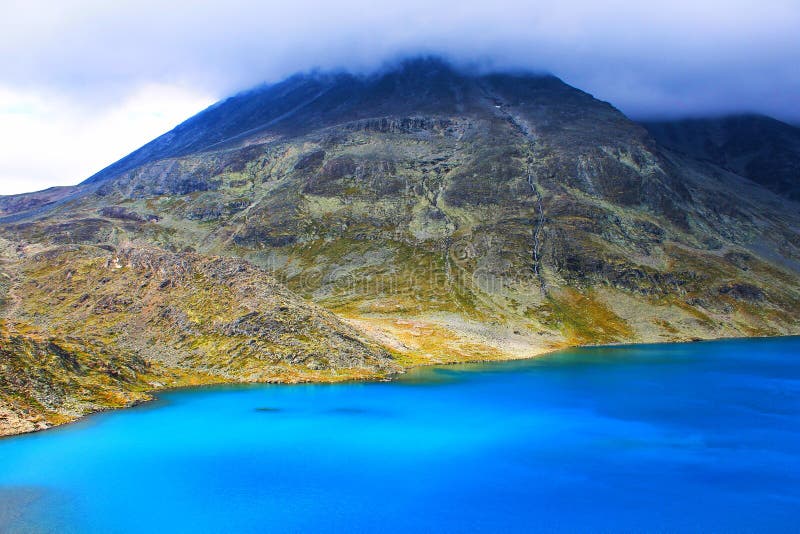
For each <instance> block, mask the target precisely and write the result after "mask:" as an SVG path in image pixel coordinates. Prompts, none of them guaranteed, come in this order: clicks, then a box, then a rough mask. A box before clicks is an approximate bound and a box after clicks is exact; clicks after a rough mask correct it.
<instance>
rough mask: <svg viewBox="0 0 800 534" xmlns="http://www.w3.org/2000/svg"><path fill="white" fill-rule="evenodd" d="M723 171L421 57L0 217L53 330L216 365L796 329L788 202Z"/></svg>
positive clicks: (302, 363)
mask: <svg viewBox="0 0 800 534" xmlns="http://www.w3.org/2000/svg"><path fill="white" fill-rule="evenodd" d="M736 172H737V169H736V168H733V167H730V166H729V167H728V168H723V167H721V166H719V165H717V164H715V163H714V162H713V161H700V160H698V159H696V158H694V157H692V155H691V154H690V153H687V152H686V151H677V150H671V149H667V148H665V147H663V146H661V145H659V144H658V143H657V142H656V141H655V140H654V139H653V138H652V137H651V136H650V135H649V134H648V132H647V130H645V129H644V128H642V127H641V126H639V125H637V124H635V123H633V122H631V121H630V120H628V119H627V118H626V117H625V116H624V115H622V114H621V113H620V112H619V111H617V110H616V109H614V108H613V107H612V106H611V105H609V104H607V103H605V102H600V101H598V100H596V99H594V98H592V97H591V96H590V95H588V94H586V93H583V92H581V91H579V90H577V89H574V88H572V87H570V86H568V85H566V84H564V83H563V82H561V81H560V80H558V79H556V78H553V77H549V76H531V75H506V74H492V75H474V74H469V73H464V72H460V71H457V70H454V69H453V68H451V67H450V66H448V65H447V64H445V63H442V62H440V61H437V60H415V61H409V62H406V63H403V64H401V65H400V66H398V67H397V68H394V69H389V70H387V71H385V72H382V73H377V74H373V75H369V76H352V75H348V74H313V75H298V76H295V77H293V78H290V79H289V80H287V81H285V82H283V83H280V84H277V85H274V86H269V87H262V88H258V89H256V90H253V91H251V92H248V93H243V94H241V95H238V96H236V97H233V98H231V99H228V100H226V101H223V102H221V103H219V104H217V105H215V106H212V107H211V108H209V109H208V110H207V111H205V112H203V113H201V114H199V115H197V116H196V117H193V118H191V119H190V120H188V121H187V122H185V123H184V124H182V125H180V126H178V127H177V128H176V129H175V130H173V131H172V132H169V133H167V134H165V135H164V136H162V137H160V138H158V139H156V140H155V141H153V142H152V143H150V144H148V145H146V146H145V147H143V148H142V149H140V150H139V151H137V152H134V153H133V154H131V155H130V156H128V157H126V158H124V159H123V160H120V162H118V163H116V164H114V165H112V166H111V167H109V168H108V169H105V170H104V171H101V172H100V173H98V174H97V175H95V176H94V177H92V178H91V179H89V180H88V181H87V182H86V183H84V184H82V185H80V186H77V187H76V188H75V189H74V190H71V191H70V192H69V194H68V195H66V196H64V197H62V198H60V199H58V200H56V201H53V202H50V203H47V204H41V203H40V205H36V206H34V207H32V208H31V209H29V210H28V211H25V210H22V211H16V212H15V213H14V214H13V215H12V214H9V215H8V216H7V217H6V219H5V222H2V221H0V232H2V235H3V236H4V237H5V238H6V239H8V240H9V242H11V243H13V244H14V245H15V246H22V247H23V248H24V249H25V250H31V251H33V250H39V249H41V250H42V251H43V252H42V253H41V254H44V256H43V257H44V258H46V261H44V263H41V262H40V261H39V260H37V261H33V260H30V261H22V263H21V266H20V267H19V270H18V272H19V275H17V278H16V285H15V286H14V287H15V288H17V289H16V291H17V293H16V294H17V295H20V296H24V297H25V298H24V299H23V300H26V302H24V303H17V305H16V310H21V313H22V318H24V319H25V321H28V322H30V323H32V324H35V325H37V326H42V327H46V328H49V329H51V330H52V331H53V332H54V333H57V332H58V331H63V330H64V329H66V328H69V329H75V331H76V332H78V333H79V334H80V335H84V336H93V335H94V336H101V337H102V339H103V341H104V342H108V343H112V342H113V343H114V346H118V347H120V348H121V349H122V350H125V351H129V352H130V353H131V354H134V355H137V356H138V357H141V358H142V359H143V360H145V361H147V362H153V363H154V365H155V364H157V365H159V366H165V367H168V368H169V369H179V370H180V371H181V372H183V373H191V372H199V373H203V374H205V373H210V374H213V376H215V377H217V378H219V379H220V380H227V379H237V380H238V379H243V380H250V379H255V380H264V379H278V380H283V379H286V378H287V377H290V378H291V377H294V376H295V375H294V374H295V373H297V372H300V371H298V369H300V370H301V374H302V376H303V378H313V379H315V378H317V377H321V376H331V373H332V372H333V370H338V369H349V370H350V371H348V372H351V373H353V374H355V375H356V376H368V375H371V374H374V375H381V374H385V373H387V372H390V371H391V370H393V369H396V368H397V367H396V364H395V363H394V361H396V362H399V363H400V364H402V365H413V364H417V363H427V362H447V361H465V360H474V359H497V358H511V357H522V356H530V355H534V354H537V353H541V352H543V351H547V350H552V349H554V348H558V347H563V346H568V345H578V344H592V343H614V342H641V341H677V340H687V339H693V338H713V337H722V336H748V335H778V334H787V333H798V332H800V322H799V321H800V320H799V319H798V316H797V313H796V312H797V310H798V309H800V234H799V233H798V229H800V209H798V208H800V205H798V204H797V203H795V202H793V201H792V200H791V199H790V198H787V197H786V196H780V195H777V194H775V193H774V192H773V191H771V190H769V189H768V188H765V187H764V186H763V184H760V183H757V182H755V181H753V180H751V179H748V178H747V177H744V176H741V175H739V174H737V173H736ZM15 202H16V203H17V205H21V204H20V203H21V201H20V200H16V201H15ZM26 254H28V256H27V257H30V258H33V257H37V256H36V255H34V254H33V253H26ZM140 255H144V257H145V258H146V259H140ZM210 257H213V258H214V259H209V258H210ZM222 258H226V259H222ZM40 263H41V264H42V265H45V266H44V267H38V265H40ZM184 264H186V265H191V268H190V271H191V273H192V274H191V275H185V274H181V273H183V271H182V270H181V269H183V267H181V268H177V267H175V266H177V265H184ZM116 265H119V266H120V268H119V269H117V268H116ZM223 265H224V266H225V267H223ZM169 266H172V267H169ZM233 266H236V267H235V268H234V267H233ZM176 269H177V270H176ZM231 269H234V270H236V269H243V270H244V271H243V272H244V273H246V274H241V273H240V274H230V273H229V271H230V270H231ZM73 270H76V272H77V273H78V274H75V273H73ZM165 271H168V272H169V274H162V273H163V272H165ZM237 272H238V271H237ZM267 272H269V273H271V274H272V275H274V276H275V277H276V278H277V279H278V280H280V282H281V283H282V284H285V285H286V286H288V288H289V289H290V290H292V291H293V292H294V293H296V294H299V295H300V296H302V297H305V298H307V299H309V300H312V301H314V302H316V303H317V304H319V305H321V306H322V307H323V308H326V309H327V310H330V311H331V312H334V313H336V314H337V316H338V317H340V318H342V319H343V320H345V321H346V322H347V323H349V326H347V327H345V326H343V323H342V322H341V321H340V320H339V319H337V318H336V317H335V316H333V315H330V314H328V312H323V311H322V310H321V308H316V307H313V306H309V305H306V304H305V303H303V301H302V300H300V299H299V298H298V297H294V296H292V295H291V294H289V293H288V292H287V291H286V290H285V289H283V288H281V286H279V285H276V283H275V282H274V281H273V280H272V279H271V278H269V277H268V276H267V274H266V273H267ZM219 273H229V274H224V275H222V274H219ZM106 279H108V280H106ZM46 280H53V281H56V282H57V283H54V284H51V283H45V281H46ZM104 280H105V281H104ZM37 284H39V285H37ZM109 284H110V285H109ZM162 284H164V287H162ZM242 288H244V289H242ZM259 291H266V292H267V293H266V294H262V295H261V299H262V301H261V302H260V303H259V302H255V303H253V302H251V303H250V304H247V306H249V307H247V306H246V309H245V308H241V305H242V304H241V303H242V302H248V301H247V299H248V298H250V297H251V296H252V295H258V294H259ZM273 295H280V298H282V299H284V300H286V301H291V302H293V303H295V304H294V305H295V306H296V308H297V309H302V310H306V309H309V310H313V312H311V311H309V312H307V313H309V314H310V315H306V316H302V314H301V313H300V312H298V313H297V314H294V312H292V314H291V315H292V316H293V317H300V316H302V317H303V319H299V320H295V319H290V320H289V321H288V322H287V321H284V319H283V318H282V316H281V313H282V312H281V306H280V305H268V306H267V305H265V304H263V302H266V301H269V300H270V299H271V298H274V297H273ZM81 299H84V300H83V301H81ZM303 306H308V308H305V307H303ZM11 309H12V308H11V307H9V306H7V311H6V315H7V316H13V315H15V313H18V312H12V311H9V310H11ZM293 309H294V308H293ZM256 311H257V312H258V313H257V315H256V316H250V315H248V314H250V313H252V312H256ZM303 313H306V312H305V311H304V312H303ZM342 332H346V333H345V334H342ZM367 337H369V338H370V339H371V340H372V341H368V340H367ZM276 343H278V344H280V346H276V345H275V344H276ZM374 343H377V344H379V345H381V346H382V347H383V348H384V349H385V350H387V351H389V352H391V353H392V354H393V357H394V360H390V359H389V358H388V357H387V356H386V353H385V352H382V351H383V350H384V349H379V348H377V347H376V345H375V344H374ZM337 372H339V371H337ZM315 373H316V374H315Z"/></svg>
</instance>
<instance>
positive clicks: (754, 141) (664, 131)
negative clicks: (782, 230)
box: [644, 115, 800, 202]
mask: <svg viewBox="0 0 800 534" xmlns="http://www.w3.org/2000/svg"><path fill="white" fill-rule="evenodd" d="M644 126H645V127H646V128H647V129H648V130H649V132H650V133H651V134H652V135H653V137H654V138H655V139H656V140H657V141H658V142H659V144H661V145H662V146H664V147H667V148H670V149H672V150H675V151H679V152H682V153H685V154H687V155H689V156H691V157H693V158H696V159H700V160H704V161H709V162H711V163H713V164H715V165H718V166H720V167H722V168H724V169H727V170H730V171H732V172H735V173H736V174H739V175H741V176H744V177H746V178H749V179H750V180H752V181H754V182H756V183H758V184H761V185H763V186H764V187H766V188H767V189H769V190H771V191H773V192H775V193H777V194H779V195H783V196H785V197H787V198H790V199H792V200H794V201H795V202H797V201H800V128H798V127H796V126H792V125H789V124H786V123H783V122H780V121H777V120H775V119H771V118H769V117H763V116H759V115H734V116H730V117H721V118H716V119H687V120H680V121H662V122H647V123H644Z"/></svg>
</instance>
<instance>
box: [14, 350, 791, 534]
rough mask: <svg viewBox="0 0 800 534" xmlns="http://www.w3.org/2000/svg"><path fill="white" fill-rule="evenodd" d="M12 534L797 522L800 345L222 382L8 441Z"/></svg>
mask: <svg viewBox="0 0 800 534" xmlns="http://www.w3.org/2000/svg"><path fill="white" fill-rule="evenodd" d="M0 521H3V522H4V523H5V524H0V531H10V532H15V531H21V532H29V531H45V532H47V531H53V532H168V531H175V532H184V531H192V532H196V531H202V532H231V531H281V532H283V531H314V532H318V531H342V530H346V531H382V532H395V531H406V530H409V529H413V530H422V531H436V532H442V531H501V532H504V531H516V532H521V531H531V530H538V531H564V532H585V531H637V532H641V531H648V532H653V531H659V532H664V531H667V532H672V531H694V532H700V531H703V532H707V531H717V532H719V531H723V532H737V531H741V532H755V531H758V532H764V531H776V532H780V531H783V532H788V531H797V529H798V528H800V527H799V526H798V525H800V523H799V521H800V338H783V339H774V340H752V341H721V342H712V343H695V344H685V345H649V346H631V347H617V348H592V349H581V350H574V351H568V352H562V353H558V354H554V355H550V356H547V357H542V358H539V359H535V360H530V361H522V362H511V363H499V364H490V365H464V366H453V367H444V368H430V369H423V370H418V371H415V372H413V373H411V374H409V375H408V376H405V377H403V378H402V379H400V380H399V381H396V382H393V383H356V384H339V385H298V386H277V385H276V386H268V385H259V386H240V387H215V388H204V389H195V390H184V391H175V392H170V393H165V394H163V395H161V397H160V400H158V401H157V402H154V403H151V404H148V405H145V406H142V407H138V408H134V409H130V410H121V411H116V412H110V413H105V414H101V415H97V416H93V417H90V418H87V419H85V420H83V421H81V422H79V423H77V424H74V425H68V426H66V427H61V428H58V429H54V430H51V431H47V432H43V433H38V434H32V435H27V436H21V437H15V438H11V439H5V440H0Z"/></svg>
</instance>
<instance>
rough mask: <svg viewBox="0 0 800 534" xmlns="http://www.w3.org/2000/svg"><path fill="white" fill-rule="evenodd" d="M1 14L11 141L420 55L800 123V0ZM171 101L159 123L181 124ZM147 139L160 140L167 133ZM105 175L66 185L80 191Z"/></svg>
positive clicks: (143, 0)
mask: <svg viewBox="0 0 800 534" xmlns="http://www.w3.org/2000/svg"><path fill="white" fill-rule="evenodd" d="M0 3H2V4H4V5H3V6H2V7H3V13H4V15H5V16H4V17H3V21H2V22H0V64H2V65H3V69H2V71H0V95H4V101H2V102H0V129H5V130H6V131H1V130H0V135H3V137H4V138H5V137H8V136H11V135H13V132H12V133H9V132H8V128H7V127H6V126H4V125H3V122H4V121H5V116H4V115H3V114H4V113H5V111H3V110H7V109H8V108H14V109H17V108H19V105H20V103H21V102H20V99H24V98H28V97H29V96H30V95H39V97H40V98H43V99H47V100H49V101H52V102H60V103H63V105H64V106H68V107H70V108H71V109H72V111H71V112H70V113H73V114H76V115H82V116H83V117H85V119H86V120H85V122H86V123H87V124H91V123H92V118H93V115H100V114H109V113H113V112H114V111H113V110H114V109H115V108H119V107H121V106H123V105H124V103H125V102H129V101H130V99H131V98H134V95H139V94H142V91H143V88H145V87H150V88H152V87H162V88H169V89H165V90H166V91H169V92H170V94H172V95H175V94H178V93H180V94H183V95H185V98H186V99H187V101H193V102H194V103H195V104H196V105H194V104H193V106H189V107H192V109H194V107H197V105H201V104H202V105H205V104H206V103H208V102H210V101H213V100H214V99H216V98H222V97H224V96H226V95H229V94H231V93H234V92H236V91H239V90H242V89H246V88H248V87H250V86H253V85H256V84H259V83H262V82H274V81H278V80H280V79H282V78H284V77H286V76H288V75H291V74H293V73H295V72H298V71H305V70H310V69H314V68H320V69H323V70H332V69H345V70H349V71H355V72H367V71H370V70H374V69H377V68H380V66H381V65H383V64H385V63H386V62H387V61H392V60H397V59H398V58H401V57H406V56H415V55H420V54H433V55H437V56H442V57H444V58H446V59H448V60H450V61H452V62H454V63H455V64H457V65H472V66H476V65H477V66H479V67H481V68H482V69H484V70H485V69H491V70H533V71H538V72H551V73H553V74H554V75H556V76H559V77H560V78H562V79H564V80H565V81H566V82H568V83H570V84H572V85H574V86H576V87H579V88H581V89H583V90H585V91H588V92H590V93H592V94H593V95H595V96H596V97H598V98H601V99H603V100H607V101H610V102H611V103H613V104H614V105H615V106H617V107H618V108H620V109H621V110H622V111H624V112H625V113H627V114H628V115H630V116H632V117H634V118H653V117H658V118H661V117H678V116H691V115H716V114H723V113H734V112H741V111H747V112H758V113H763V114H767V115H771V116H775V117H777V118H780V119H782V120H787V121H791V122H800V96H798V95H800V68H798V65H800V47H798V46H797V35H798V34H800V5H799V4H798V3H797V1H796V0H761V1H745V0H725V1H721V0H706V1H697V0H692V1H689V0H672V1H664V0H654V1H652V2H634V1H623V0H611V1H608V2H594V1H591V0H560V1H557V0H548V1H533V2H530V1H522V0H517V1H511V0H497V1H494V2H475V1H471V0H461V1H438V2H437V1H431V0H427V1H422V0H405V1H403V2H380V3H375V2H373V1H366V0H342V1H340V2H321V1H311V0H295V1H293V2H271V1H267V2H255V1H245V0H228V1H226V2H207V1H199V2H198V1H194V0H192V1H189V0H175V1H171V2H169V3H166V4H165V3H163V2H160V1H155V0H137V1H130V0H119V1H115V2H97V1H94V0H71V1H70V0H67V1H64V2H49V1H45V0H27V1H17V0H11V1H8V0H6V1H5V2H2V0H0ZM9 95H11V96H9ZM14 95H16V96H14ZM156 100H158V98H156ZM167 100H170V99H167ZM162 104H163V103H162ZM162 104H159V105H155V104H154V106H153V109H152V112H153V113H154V114H156V115H159V114H160V115H161V116H166V115H170V114H169V110H166V109H161V108H159V106H160V105H162ZM163 105H166V104H163ZM198 111H199V109H198ZM53 113H56V114H57V113H58V111H57V110H55V111H53ZM165 114H166V115H165ZM64 120H66V118H64ZM169 120H170V121H173V122H177V121H178V120H179V118H177V117H173V116H171V115H170V116H169ZM79 126H80V125H77V126H76V127H79ZM154 127H155V126H154ZM158 127H159V128H166V126H163V125H161V124H158ZM141 133H142V136H143V137H144V136H145V135H146V136H147V137H146V138H142V139H141V143H144V142H146V141H147V140H149V138H150V137H154V136H155V135H157V134H158V133H161V132H160V131H152V132H151V131H149V130H147V131H144V130H143V131H142V132H141ZM98 135H99V134H98ZM102 135H103V137H105V138H107V137H109V136H111V137H113V136H114V135H115V133H114V132H109V131H105V132H103V134H102ZM85 138H86V139H88V138H91V135H88V136H85ZM78 149H79V147H76V150H78ZM88 159H91V158H88ZM100 159H102V163H101V161H100ZM108 162H109V161H108V158H107V157H106V158H98V159H97V161H96V162H95V161H94V160H93V161H92V165H96V166H102V165H103V164H105V163H108ZM3 166H4V162H3V161H2V159H0V180H6V178H5V177H4V175H3V172H4V170H3ZM86 167H89V164H88V163H87V165H86ZM98 168H99V167H98ZM98 168H91V169H89V168H86V169H84V168H80V169H78V168H72V169H71V170H70V171H69V173H65V174H70V176H71V178H70V180H71V181H72V182H75V181H77V180H78V179H80V178H81V177H72V174H73V173H81V172H85V175H86V176H88V175H89V174H91V173H92V172H93V171H96V170H98ZM6 189H7V188H6ZM0 192H2V190H0Z"/></svg>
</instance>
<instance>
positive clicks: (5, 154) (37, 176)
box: [0, 84, 215, 194]
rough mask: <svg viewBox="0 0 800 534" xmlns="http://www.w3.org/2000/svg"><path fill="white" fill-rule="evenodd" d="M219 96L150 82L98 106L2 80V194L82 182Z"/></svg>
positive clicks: (0, 115)
mask: <svg viewBox="0 0 800 534" xmlns="http://www.w3.org/2000/svg"><path fill="white" fill-rule="evenodd" d="M214 100H215V98H214V97H212V96H210V95H208V94H201V93H196V92H194V91H191V90H188V89H185V88H180V87H174V86H168V85H157V84H151V85H145V86H142V87H140V88H138V89H136V90H134V91H133V92H132V93H131V94H130V95H129V96H128V97H127V98H124V99H123V100H121V101H120V102H118V103H116V104H115V105H110V106H103V107H102V108H99V109H92V108H91V105H90V104H89V103H86V102H79V103H77V102H75V101H74V100H72V99H70V98H65V97H63V96H61V95H59V94H57V93H43V92H31V91H20V90H18V89H12V88H8V87H1V86H0V146H2V150H0V194H15V193H23V192H27V191H35V190H39V189H44V188H47V187H51V186H54V185H74V184H77V183H78V182H80V181H82V180H84V179H86V178H88V177H89V176H90V175H92V174H94V173H95V172H97V171H99V170H100V169H102V168H104V167H105V166H107V165H109V164H111V163H113V162H114V161H116V160H118V159H119V158H121V157H123V156H125V155H126V154H128V153H130V152H132V151H133V150H135V149H137V148H139V147H140V146H141V145H143V144H144V143H146V142H148V141H150V140H151V139H153V138H154V137H156V136H158V135H160V134H162V133H164V132H165V131H167V130H169V129H171V128H172V127H173V126H175V125H177V124H178V123H180V122H182V121H183V120H185V119H186V118H187V117H189V116H191V115H193V114H195V113H197V112H198V111H200V110H202V109H203V108H205V107H207V106H208V105H210V104H211V103H213V102H214Z"/></svg>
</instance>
